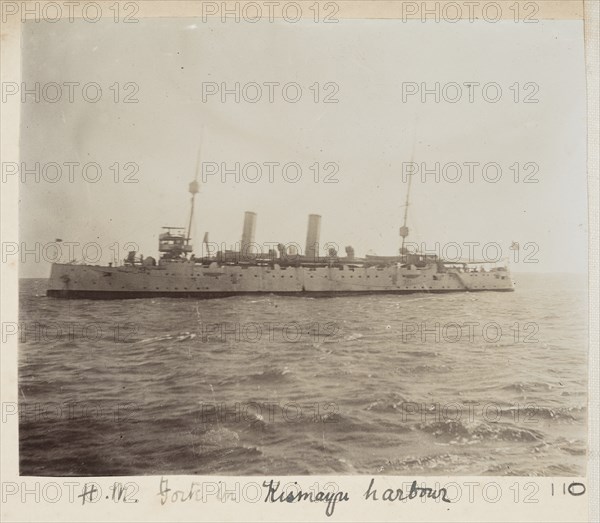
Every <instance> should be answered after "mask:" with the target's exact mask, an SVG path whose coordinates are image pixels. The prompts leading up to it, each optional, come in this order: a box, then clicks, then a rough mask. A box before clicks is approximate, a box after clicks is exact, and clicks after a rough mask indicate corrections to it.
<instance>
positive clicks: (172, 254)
mask: <svg viewBox="0 0 600 523" xmlns="http://www.w3.org/2000/svg"><path fill="white" fill-rule="evenodd" d="M163 229H166V232H163V233H162V234H160V235H159V237H158V251H159V252H160V253H161V255H162V258H165V259H177V258H182V257H185V256H186V255H187V254H189V253H191V252H192V249H193V247H192V245H191V244H190V238H188V236H187V235H186V234H185V231H184V229H183V227H163Z"/></svg>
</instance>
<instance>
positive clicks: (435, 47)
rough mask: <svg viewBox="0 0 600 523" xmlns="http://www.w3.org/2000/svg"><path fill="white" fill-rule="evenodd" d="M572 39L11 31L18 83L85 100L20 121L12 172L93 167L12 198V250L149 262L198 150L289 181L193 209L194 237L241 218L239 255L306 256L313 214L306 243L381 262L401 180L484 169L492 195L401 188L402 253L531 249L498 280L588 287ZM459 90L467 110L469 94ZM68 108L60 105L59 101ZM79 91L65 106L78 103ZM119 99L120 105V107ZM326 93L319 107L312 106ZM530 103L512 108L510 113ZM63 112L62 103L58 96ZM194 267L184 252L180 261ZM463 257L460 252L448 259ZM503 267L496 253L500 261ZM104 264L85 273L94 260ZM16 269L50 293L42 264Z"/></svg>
mask: <svg viewBox="0 0 600 523" xmlns="http://www.w3.org/2000/svg"><path fill="white" fill-rule="evenodd" d="M582 29H583V25H582V22H581V21H547V20H545V21H540V22H539V23H538V24H528V25H524V24H515V23H514V22H511V21H506V22H499V23H497V24H490V23H473V24H469V23H467V22H465V23H457V24H443V23H442V24H435V23H425V24H422V23H419V22H414V23H404V24H403V23H402V22H398V21H392V20H381V21H380V20H341V21H340V22H339V23H338V24H315V23H311V22H310V21H303V22H299V23H297V24H289V23H285V22H280V23H274V24H273V23H267V22H265V23H258V24H245V23H241V24H235V23H233V22H229V23H224V24H223V23H221V22H220V21H219V20H213V21H211V22H210V23H202V21H201V20H198V21H197V23H193V20H190V19H185V20H184V19H145V20H141V21H140V23H138V24H115V23H112V22H111V21H102V22H99V23H96V24H90V23H85V22H79V23H77V22H76V23H69V22H64V23H62V22H61V23H58V24H36V23H27V24H26V27H25V31H24V35H23V82H25V83H26V84H33V83H35V82H40V83H43V82H58V83H62V82H81V83H82V84H84V83H86V82H97V83H99V84H100V85H101V86H102V87H103V96H102V99H101V101H99V102H98V103H96V104H90V103H87V102H85V101H83V100H82V98H81V96H79V95H77V97H76V98H77V102H76V103H67V102H59V103H55V104H51V103H40V104H35V103H28V104H25V105H24V106H23V115H22V123H21V125H22V130H21V147H22V161H23V162H25V163H26V164H27V165H28V166H32V165H33V164H34V163H35V162H41V163H45V162H57V163H59V164H63V163H64V162H80V163H82V164H83V163H86V162H92V161H95V162H98V163H99V164H100V165H101V166H102V168H103V170H102V179H101V180H100V181H99V182H98V183H96V184H90V183H86V182H84V181H82V179H81V176H80V175H79V172H80V171H79V170H78V169H76V170H75V172H76V175H77V179H76V181H75V183H69V182H68V180H67V179H66V177H67V176H66V175H67V169H66V167H65V168H64V171H63V180H62V181H60V182H58V183H56V184H50V183H47V182H44V181H42V182H41V183H35V182H34V181H33V177H32V176H31V175H30V179H29V181H28V182H27V183H25V184H22V185H21V186H20V201H21V212H20V220H21V227H20V234H21V238H20V241H21V242H23V243H24V244H25V245H26V246H27V247H28V248H31V246H32V245H34V244H36V242H39V243H40V244H43V243H45V242H51V241H53V240H54V239H55V238H61V239H63V240H64V241H73V242H80V243H81V244H84V243H86V242H98V243H100V244H102V245H103V246H105V247H106V246H108V245H111V244H113V243H114V242H118V243H119V244H120V245H123V244H125V243H127V242H132V241H133V242H136V243H138V244H139V245H140V250H141V252H142V253H143V254H144V255H146V256H148V255H152V256H156V255H157V238H158V234H159V233H160V232H161V231H160V228H161V226H163V225H169V226H172V225H175V226H185V225H187V220H188V212H189V195H188V193H187V189H188V184H189V182H190V181H192V180H193V178H194V173H195V169H196V162H197V153H198V148H199V144H200V141H201V135H202V136H203V137H202V160H203V161H204V162H217V163H219V164H221V163H223V162H224V163H226V164H229V165H230V166H233V164H235V162H240V163H241V164H245V163H248V162H256V163H258V164H264V163H265V162H281V163H282V164H285V163H288V162H296V163H298V164H300V166H301V167H302V179H301V181H300V182H298V183H295V184H292V183H286V182H285V181H283V178H282V176H281V170H277V169H275V174H276V180H275V182H274V183H269V182H268V180H267V179H266V175H267V170H266V168H264V169H263V180H262V181H260V182H258V183H255V184H251V183H248V182H244V181H242V182H241V183H235V182H234V181H233V179H232V177H231V176H230V178H229V182H228V183H221V182H220V179H219V177H217V176H215V177H212V178H211V179H209V180H208V182H207V183H205V184H203V185H202V188H201V192H200V194H199V195H198V198H197V204H198V205H197V212H196V216H195V220H194V226H193V235H194V237H195V239H196V241H195V243H196V245H197V246H198V247H199V246H200V243H201V240H202V237H203V235H204V232H206V231H209V233H210V240H211V241H218V242H221V241H222V242H226V243H227V244H233V243H234V242H236V241H239V238H240V235H241V229H242V220H243V213H244V211H254V212H256V213H258V221H257V232H256V239H257V241H258V242H259V243H263V242H283V243H286V242H292V241H296V242H299V243H300V244H301V245H303V244H304V240H305V235H306V224H307V215H308V214H309V213H317V214H320V215H322V234H321V241H322V243H324V242H326V241H332V242H336V243H337V244H339V245H340V247H341V249H342V250H343V247H344V246H346V245H353V246H354V248H355V251H356V253H357V255H359V256H362V255H364V254H365V253H367V252H371V253H376V254H379V255H393V254H396V253H397V251H398V247H399V243H400V239H399V236H398V228H399V227H400V225H401V222H402V215H403V208H402V205H403V202H404V198H405V191H406V184H405V183H403V180H402V174H401V169H402V162H409V161H411V159H412V158H414V161H416V162H419V163H426V164H427V165H428V166H433V165H434V164H435V163H436V162H440V163H442V164H443V163H445V162H456V163H458V164H464V163H465V162H480V163H481V164H485V163H488V162H496V163H498V164H500V166H501V167H502V175H503V176H502V179H501V180H500V181H499V182H498V183H495V184H492V183H486V182H485V181H482V177H481V172H480V171H478V170H477V169H476V170H475V174H476V181H475V183H468V181H467V180H466V174H467V170H466V167H465V168H463V181H460V182H458V183H455V184H452V183H448V182H444V181H442V182H441V183H434V182H433V180H429V181H428V182H427V183H421V182H420V180H419V179H415V180H414V182H413V186H412V188H413V190H412V198H411V200H412V206H411V208H410V213H409V226H410V228H411V237H410V238H409V239H410V240H412V241H414V242H417V243H423V242H425V244H426V246H430V247H431V248H433V247H434V245H435V243H436V242H438V243H440V244H444V243H446V242H457V243H459V244H462V243H464V242H480V243H481V244H485V243H486V242H498V243H500V244H501V245H502V246H503V248H504V249H506V247H507V246H508V245H509V244H510V243H511V241H518V242H520V244H521V245H523V244H525V243H527V242H534V243H536V244H537V245H539V252H538V254H537V255H536V258H537V259H538V260H539V263H536V264H530V265H525V264H522V263H521V264H516V265H513V270H515V271H521V272H524V271H534V272H585V271H586V270H587V192H586V191H587V187H586V146H585V144H586V134H585V133H586V123H585V121H586V104H585V74H584V62H583V58H584V55H583V38H582ZM115 82H119V83H120V84H121V85H124V84H126V83H127V82H135V83H136V84H137V85H138V86H139V92H138V93H137V95H136V97H137V99H139V103H134V104H123V103H118V104H117V103H115V102H114V100H113V96H114V91H111V90H110V89H109V88H110V86H112V85H114V84H115ZM203 82H217V83H218V84H221V83H222V82H226V83H227V85H228V86H230V87H231V86H233V84H235V83H236V82H239V83H240V84H245V83H247V82H257V83H259V84H263V83H264V82H279V83H281V84H286V83H288V82H297V83H298V84H300V85H301V86H302V87H303V89H304V91H303V95H302V98H301V100H300V101H299V102H298V103H296V104H291V103H287V102H285V101H284V100H283V99H282V97H281V91H280V90H277V89H276V90H275V96H276V101H275V103H268V101H267V100H266V88H265V94H264V97H263V101H259V102H258V103H254V104H252V103H247V102H245V101H243V100H242V102H241V103H234V102H233V100H232V97H231V96H230V97H229V102H228V103H221V102H220V101H219V97H218V96H214V97H211V98H209V99H208V101H207V102H203V100H202V84H203ZM315 82H319V83H320V84H321V85H324V84H326V83H327V82H334V83H336V84H337V86H338V87H339V91H338V92H337V94H336V95H335V97H336V98H337V99H338V100H339V103H335V104H324V103H314V101H313V99H312V97H313V92H312V91H310V90H309V87H310V86H312V85H314V84H315ZM403 82H416V83H417V84H421V83H422V82H426V83H427V84H428V85H430V86H431V85H433V84H434V83H435V82H439V83H440V84H442V85H443V84H445V83H447V82H456V83H458V84H461V85H462V84H463V83H466V82H479V83H481V84H485V83H489V82H496V83H497V84H499V85H500V86H501V87H502V89H503V94H502V97H501V99H500V101H498V102H497V103H487V102H484V101H482V98H481V95H480V94H479V91H475V94H476V102H475V103H472V104H470V103H468V102H467V101H461V102H458V103H455V104H451V103H447V102H442V103H439V104H436V103H434V102H433V101H432V100H431V97H430V98H429V100H430V101H429V102H428V103H425V104H423V103H420V100H419V97H417V96H415V97H412V98H409V100H408V102H406V103H403V100H402V83H403ZM515 82H519V84H520V85H521V86H524V84H526V83H527V82H533V83H535V84H537V85H538V86H539V91H538V92H537V94H536V95H535V98H537V99H538V100H539V103H532V104H525V103H515V102H514V100H513V96H514V91H511V90H510V87H511V86H513V85H514V84H515ZM464 89H465V93H466V92H467V91H466V88H464ZM65 92H66V91H65ZM76 92H77V91H76ZM128 92H129V91H126V90H123V91H122V93H123V94H127V93H128ZM327 92H329V91H325V90H324V91H322V93H323V94H327ZM528 92H530V90H524V89H522V90H521V94H522V95H526V94H527V93H528ZM65 96H66V95H65ZM115 162H120V163H121V164H125V163H127V162H133V163H136V164H138V165H139V173H138V174H137V179H138V180H139V183H137V184H124V183H114V181H113V179H112V177H113V174H112V172H111V171H110V170H109V167H110V166H111V165H113V164H114V163H115ZM315 162H320V164H321V165H323V164H325V163H327V162H333V163H335V164H337V165H339V172H338V173H337V176H336V177H337V179H338V180H339V183H337V184H324V183H314V182H313V180H312V177H313V173H312V172H311V171H310V166H311V165H313V164H314V163H315ZM515 162H519V163H521V164H525V163H527V162H533V163H536V164H537V165H538V166H539V172H538V173H537V175H536V177H537V179H539V183H537V184H524V183H514V181H513V180H512V177H513V172H512V171H511V170H510V167H511V166H512V165H513V164H515ZM197 250H199V249H197ZM465 252H466V251H465ZM506 252H508V251H506ZM109 255H110V253H109V252H106V253H105V256H104V257H103V259H102V262H103V263H104V262H106V261H108V259H109ZM28 260H29V261H28V262H27V263H25V264H24V266H23V267H22V268H23V270H22V273H21V276H23V277H47V276H48V275H49V270H50V266H49V264H48V263H45V262H43V263H34V260H33V257H30V258H29V259H28Z"/></svg>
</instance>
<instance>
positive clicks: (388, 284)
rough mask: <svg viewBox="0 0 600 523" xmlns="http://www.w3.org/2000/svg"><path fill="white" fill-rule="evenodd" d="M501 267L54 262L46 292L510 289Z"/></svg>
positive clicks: (206, 295) (103, 295) (93, 295)
mask: <svg viewBox="0 0 600 523" xmlns="http://www.w3.org/2000/svg"><path fill="white" fill-rule="evenodd" d="M512 290H514V284H513V281H512V278H511V276H510V273H509V272H508V271H507V270H506V269H495V270H490V271H487V272H464V271H460V270H459V269H455V268H448V269H446V270H443V271H442V272H440V271H439V269H438V266H437V265H435V264H431V265H428V266H427V267H423V268H415V267H412V268H410V269H409V268H405V267H400V266H396V265H392V266H387V267H351V266H347V265H344V266H342V267H314V268H313V267H308V266H300V267H280V266H279V265H277V264H275V265H273V266H269V267H267V266H242V265H219V264H217V263H212V264H210V265H200V264H197V263H193V262H190V261H185V260H179V261H165V262H161V263H160V264H159V265H158V266H155V267H141V266H122V267H104V266H91V265H74V264H53V265H52V271H51V275H50V280H49V284H48V291H47V295H48V296H50V297H53V298H71V299H77V298H79V299H126V298H154V297H170V298H201V299H210V298H223V297H228V296H240V295H250V294H252V295H257V294H281V295H288V296H314V297H332V296H349V295H352V296H357V295H372V294H410V293H415V292H427V293H446V292H477V291H512Z"/></svg>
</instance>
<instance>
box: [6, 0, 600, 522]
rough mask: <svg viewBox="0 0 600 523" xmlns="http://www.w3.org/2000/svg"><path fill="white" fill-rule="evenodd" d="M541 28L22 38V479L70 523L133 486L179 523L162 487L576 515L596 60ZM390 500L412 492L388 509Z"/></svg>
mask: <svg viewBox="0 0 600 523" xmlns="http://www.w3.org/2000/svg"><path fill="white" fill-rule="evenodd" d="M67 3H68V2H67ZM141 3H144V2H141ZM351 3H352V2H351ZM540 3H543V2H538V3H535V2H525V3H524V2H515V3H512V2H482V3H481V5H479V3H477V6H475V7H473V5H470V10H471V11H472V12H471V11H467V10H466V8H465V5H464V4H465V3H464V2H451V3H450V4H448V3H447V2H441V3H440V2H434V3H432V5H433V4H435V5H436V6H437V8H435V9H437V14H436V12H434V11H431V12H429V11H425V12H424V13H421V12H420V11H419V12H417V11H415V10H419V9H424V7H423V5H424V3H422V2H408V3H407V4H408V5H407V6H405V5H403V7H402V10H400V9H399V8H398V11H397V12H398V16H397V17H392V16H385V17H384V16H381V17H379V16H376V15H374V16H370V17H369V18H366V17H364V18H363V17H360V16H358V15H355V14H354V11H346V14H347V16H344V9H343V8H341V7H340V4H338V3H336V2H304V1H302V2H282V3H276V2H197V3H194V2H193V3H192V4H197V6H196V8H195V14H194V16H182V15H179V16H172V15H170V14H169V15H167V14H159V15H158V16H152V17H144V16H140V12H139V9H140V8H139V6H138V4H140V2H125V3H123V2H117V3H115V4H114V5H110V4H112V3H111V2H83V4H84V9H83V11H82V12H81V13H80V14H79V15H78V16H76V17H75V16H74V17H69V15H68V12H67V11H66V10H65V6H64V5H63V6H62V10H61V11H60V16H58V15H57V14H56V13H59V9H60V8H61V5H62V4H64V2H51V3H50V4H54V6H51V5H50V4H44V5H42V7H41V8H40V11H39V13H38V15H37V16H41V17H42V18H45V20H42V23H39V20H26V19H24V20H23V21H22V22H21V23H20V61H19V67H20V78H19V79H18V80H16V81H14V82H13V81H3V82H2V97H3V102H9V103H10V102H11V101H12V102H14V103H16V104H17V105H18V106H19V107H18V110H19V115H20V116H19V118H20V125H19V133H18V145H19V156H18V158H17V157H15V158H10V157H8V156H6V155H5V156H4V158H3V160H2V182H3V185H10V184H12V185H14V186H15V187H18V236H15V237H14V238H17V239H15V241H7V239H6V236H5V237H4V238H3V242H2V258H3V259H2V263H3V264H8V265H14V266H15V268H16V270H18V306H17V305H16V303H15V307H16V312H15V314H17V315H18V322H16V323H4V320H3V324H2V330H3V333H2V334H3V343H4V342H6V341H7V340H9V341H11V342H12V341H14V343H15V344H16V350H17V354H16V358H17V369H16V370H15V375H14V376H15V380H16V381H15V387H16V388H15V391H16V395H17V397H18V400H17V404H16V406H15V407H14V409H13V408H12V407H11V409H12V410H9V409H8V407H7V409H5V407H4V403H3V418H5V417H6V415H7V414H8V416H9V418H11V421H15V422H16V423H17V425H18V443H16V448H15V459H16V460H17V461H18V474H19V476H21V477H22V478H27V477H42V478H54V480H58V479H60V478H63V480H64V478H79V479H80V481H81V484H83V485H84V489H83V493H82V494H81V495H80V496H79V497H80V498H82V499H83V504H85V502H86V496H88V495H89V500H90V502H92V501H94V499H93V497H94V496H93V494H94V491H93V490H87V488H88V487H87V485H88V483H87V482H86V479H85V478H90V479H91V478H97V477H100V478H108V479H110V478H114V479H115V481H117V480H118V481H123V483H114V484H113V487H111V494H110V495H111V496H112V499H113V501H115V496H117V498H118V500H122V501H125V502H135V503H137V502H138V498H137V495H138V494H137V490H138V486H135V487H133V486H132V485H138V484H137V483H127V482H126V481H125V479H123V480H119V478H125V477H129V479H130V480H132V481H134V482H135V481H136V477H139V478H143V477H148V476H152V477H156V480H155V484H156V488H155V489H154V490H152V491H151V492H150V493H148V496H149V497H153V498H154V499H153V500H152V503H153V504H156V505H157V506H158V505H161V506H162V505H164V504H165V503H174V502H175V501H181V500H183V499H184V498H186V496H189V498H192V497H196V498H198V496H199V494H198V491H197V489H196V487H195V486H190V485H196V483H190V482H189V481H188V482H183V483H180V484H179V486H178V487H177V488H181V491H177V490H176V487H175V483H174V481H176V479H177V477H178V476H197V477H203V476H217V477H222V478H224V481H226V480H227V478H231V479H233V478H235V477H239V476H243V477H249V478H248V479H249V480H250V481H254V483H252V484H253V485H254V484H256V485H258V486H259V491H260V492H261V494H260V495H258V496H257V498H259V500H260V501H261V502H262V501H265V502H266V501H268V502H270V503H275V502H277V504H278V505H279V502H282V503H283V502H285V501H287V502H288V503H295V502H298V505H300V504H301V503H300V502H302V501H311V502H313V501H321V502H323V503H321V505H320V506H321V508H320V509H319V512H318V514H321V515H322V516H324V517H327V518H328V519H329V518H331V516H336V515H339V517H347V518H352V515H351V510H352V509H351V508H349V507H351V506H352V501H351V500H350V498H352V500H354V497H353V496H352V495H350V497H349V495H348V494H347V493H345V491H346V490H348V489H347V488H346V487H344V484H343V483H340V482H339V481H338V478H340V481H342V480H343V478H344V477H346V476H348V477H350V476H362V483H361V485H362V487H361V489H360V493H359V494H360V497H361V500H362V503H363V504H364V503H368V502H375V501H379V500H381V499H382V500H384V501H401V500H405V499H406V500H408V499H413V498H432V499H430V500H429V502H430V503H433V504H435V505H436V506H437V507H438V509H439V510H440V511H442V510H445V504H446V503H448V504H451V503H452V502H454V501H455V498H453V491H452V489H451V488H450V487H448V485H446V484H444V478H447V477H452V478H454V480H455V481H459V480H461V479H462V480H468V478H469V477H479V478H481V477H484V478H485V477H489V478H492V477H512V476H514V477H519V478H521V479H523V478H525V480H527V478H530V479H531V478H541V479H543V478H552V477H560V478H563V479H564V481H563V482H561V483H560V485H559V484H558V483H557V484H556V486H555V484H554V483H552V487H551V488H552V496H555V492H556V493H558V492H559V491H560V492H562V494H561V495H567V496H568V495H569V494H570V497H571V499H572V500H573V501H577V496H580V495H583V494H584V492H585V491H586V486H587V483H585V481H583V480H582V479H581V478H586V477H587V476H588V474H591V471H590V469H589V465H588V459H589V455H590V454H589V453H590V447H589V443H588V430H589V428H590V427H589V422H588V417H589V415H590V412H589V408H590V407H589V401H590V395H589V393H588V387H589V351H590V328H591V327H590V320H589V317H590V303H591V302H590V298H589V296H590V287H589V281H590V280H589V276H588V274H589V271H590V265H589V261H588V260H589V259H590V258H589V256H591V254H590V244H589V239H588V238H589V235H590V226H591V225H590V222H589V218H588V217H589V216H590V214H589V213H590V207H589V205H590V203H589V202H590V200H589V199H588V198H589V195H588V183H589V179H588V105H587V96H588V95H587V91H586V89H587V83H586V55H585V45H586V41H585V39H584V21H583V19H581V18H579V19H577V18H569V17H566V16H565V17H563V18H555V19H542V18H540V16H539V12H538V10H539V6H538V4H540ZM572 3H577V2H572ZM7 4H15V6H16V7H14V9H16V10H17V11H14V10H13V7H11V8H10V9H9V8H8V7H4V9H5V10H4V11H3V17H6V16H16V17H19V16H21V13H20V12H18V10H19V9H22V7H20V6H19V5H18V4H20V3H19V2H8V3H7ZM157 4H158V3H157ZM162 4H163V6H162V7H163V9H166V7H164V4H166V3H164V2H163V3H162ZM274 4H277V6H275V7H274ZM347 4H348V3H347ZM391 4H394V2H392V3H391ZM403 4H406V3H403ZM421 4H423V5H421ZM466 4H475V3H473V2H471V3H469V2H467V3H466ZM488 4H489V5H488ZM492 4H493V5H492ZM559 4H560V2H559ZM440 5H441V6H442V7H440ZM461 6H462V9H465V10H464V12H463V11H461ZM515 6H516V7H515ZM342 7H343V6H342ZM355 7H356V6H355ZM393 8H394V6H391V7H389V9H393ZM432 9H434V8H432ZM167 11H168V9H166V11H161V13H165V12H167ZM15 13H16V14H15ZM348 13H349V14H348ZM23 16H24V17H25V15H23ZM53 17H54V18H55V19H53ZM25 18H26V17H25ZM438 18H439V19H438ZM49 22H50V23H49ZM596 30H597V28H596ZM596 176H597V174H596ZM596 249H597V247H596ZM596 256H597V251H596ZM596 307H597V305H596ZM3 308H4V307H3ZM594 350H595V351H596V352H597V347H596V348H595V349H594ZM3 422H4V420H3ZM313 476H314V477H315V478H316V477H319V478H322V477H325V480H326V481H327V477H330V478H331V485H334V487H335V485H337V487H335V488H334V487H331V485H329V486H327V484H325V483H324V482H322V481H321V480H319V482H317V483H314V481H312V482H311V479H310V478H311V477H313ZM400 476H401V477H403V478H412V477H415V478H417V477H418V478H425V481H426V484H425V483H420V482H419V483H417V481H414V482H413V481H412V479H410V480H407V483H406V486H402V488H400V484H399V483H398V485H395V486H394V490H393V493H392V490H391V488H390V489H388V490H386V488H388V487H390V485H394V483H393V481H392V483H390V480H391V479H392V478H393V477H400ZM428 477H430V479H428ZM252 478H255V480H253V479H252ZM286 478H287V479H286ZM298 478H303V481H301V482H300V484H299V483H298V481H299V479H298ZM386 478H387V479H386ZM96 480H97V479H96ZM286 481H288V482H289V484H292V483H294V482H296V483H295V486H292V487H291V489H290V487H289V485H288V486H284V483H285V482H286ZM336 481H338V482H337V483H336ZM446 481H448V480H447V479H446ZM313 483H314V485H316V486H311V485H313ZM508 484H509V483H506V485H508ZM503 485H504V484H503ZM522 485H525V487H523V486H521V487H519V489H520V491H519V492H520V496H521V497H524V499H525V500H527V499H528V498H527V496H531V497H532V499H537V498H536V496H539V495H540V494H538V491H537V490H536V489H537V488H539V487H535V488H534V487H532V490H528V489H529V487H528V485H530V483H527V481H525V482H524V483H523V484H522ZM531 485H534V483H531ZM565 485H566V487H565ZM309 486H310V487H309ZM396 486H397V487H398V489H396V488H395V487H396ZM330 487H331V488H333V490H331V489H330ZM11 488H12V487H11ZM565 489H566V490H565ZM142 490H143V489H142ZM546 490H547V489H546V488H545V487H544V489H542V491H543V494H544V496H546V495H548V496H549V495H550V491H548V492H546ZM105 491H106V489H105ZM563 491H564V492H563ZM7 492H8V494H13V493H14V494H15V496H16V497H18V496H19V494H17V493H16V492H17V491H10V490H9V491H7ZM242 492H245V491H244V490H243V491H242ZM485 492H486V490H484V498H485V501H489V499H487V497H486V496H487V494H485ZM503 492H504V496H505V497H506V496H507V494H506V493H507V492H508V490H507V487H504V491H503ZM104 493H105V492H103V493H102V495H101V496H99V498H102V499H103V498H104ZM178 493H179V494H178ZM336 493H337V494H336ZM77 494H79V491H77ZM488 494H489V492H488ZM244 495H245V494H243V495H242V497H243V496H244ZM557 495H558V494H557ZM586 495H587V494H586ZM3 496H5V493H4V487H3ZM382 496H383V497H382ZM511 496H512V494H511ZM515 496H516V494H515ZM179 497H180V498H181V499H179ZM128 498H129V499H128ZM102 499H101V501H102ZM106 499H109V498H108V496H106ZM581 499H583V498H581ZM77 501H78V502H80V501H81V500H80V499H78V500H77ZM246 501H247V500H246ZM250 501H251V500H250ZM359 501H360V500H359ZM422 501H424V500H422ZM434 502H436V503H434ZM536 502H537V501H536ZM336 503H337V505H336ZM419 504H421V503H419ZM148 506H152V505H151V504H150V505H148ZM298 510H300V509H298ZM342 511H343V512H342ZM349 511H350V512H349ZM233 514H234V513H233V512H232V513H230V515H229V516H228V517H229V518H232V517H235V518H236V519H237V518H242V514H240V513H238V514H237V516H233ZM284 514H285V513H284ZM398 514H399V513H398V512H397V511H396V512H395V515H394V516H391V515H390V514H388V515H387V516H385V517H386V518H388V519H389V518H390V517H396V518H397V517H399V516H398ZM440 514H442V516H439V517H443V513H442V512H440ZM294 517H295V518H299V517H303V516H301V512H299V513H298V514H297V515H295V516H294ZM373 517H375V516H373ZM436 517H438V516H436ZM242 519H243V518H242ZM294 520H296V519H294ZM298 520H300V519H298ZM423 520H424V519H423ZM432 520H433V519H432ZM435 520H436V521H437V520H440V519H435ZM480 520H483V519H480ZM491 520H492V519H490V521H491ZM494 520H495V519H494Z"/></svg>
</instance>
